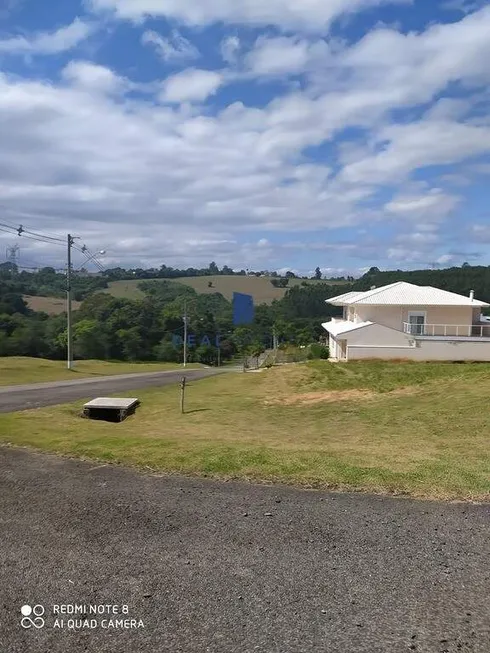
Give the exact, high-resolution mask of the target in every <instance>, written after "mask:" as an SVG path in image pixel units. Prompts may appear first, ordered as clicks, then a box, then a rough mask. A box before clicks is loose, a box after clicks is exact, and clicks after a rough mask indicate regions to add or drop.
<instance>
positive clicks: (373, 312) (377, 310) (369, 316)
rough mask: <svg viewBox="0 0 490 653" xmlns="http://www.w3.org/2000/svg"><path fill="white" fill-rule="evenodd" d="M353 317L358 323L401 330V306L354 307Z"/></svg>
mask: <svg viewBox="0 0 490 653" xmlns="http://www.w3.org/2000/svg"><path fill="white" fill-rule="evenodd" d="M353 308H354V310H355V317H356V318H357V320H358V321H359V322H376V324H382V325H383V326H386V327H389V328H391V329H397V330H398V331H401V330H402V329H403V307H402V306H355V307H353Z"/></svg>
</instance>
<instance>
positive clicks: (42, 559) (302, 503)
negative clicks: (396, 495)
mask: <svg viewBox="0 0 490 653" xmlns="http://www.w3.org/2000/svg"><path fill="white" fill-rule="evenodd" d="M0 505H1V510H0V522H1V523H0V528H1V537H0V560H1V566H0V596H1V599H0V651H1V652H2V653H27V652H28V653H41V652H42V653H67V652H68V651H69V652H70V653H115V652H117V653H120V652H121V653H133V652H134V653H142V652H143V653H145V652H150V651H151V652H155V653H157V652H158V653H167V652H168V653H181V652H182V653H203V652H211V653H235V652H236V653H249V652H250V653H252V652H257V651H259V652H261V653H292V652H294V653H310V652H312V651H314V652H318V653H325V652H328V653H361V652H362V653H406V652H408V651H416V652H418V653H443V652H449V653H458V652H461V651H463V652H468V651H471V652H472V653H488V652H489V651H490V616H489V613H490V544H489V543H490V506H488V505H486V506H476V505H465V504H442V503H432V502H416V501H412V500H405V499H393V498H383V497H373V496H366V495H348V494H329V493H324V492H314V491H311V492H310V491H298V490H294V489H290V488H284V487H265V486H253V485H247V484H238V483H231V482H230V483H217V482H212V481H208V480H206V479H203V480H197V479H183V478H179V477H157V476H145V475H140V474H138V473H136V472H134V471H132V470H128V469H125V468H122V467H111V466H97V465H94V464H93V463H87V462H80V461H72V460H68V459H62V458H57V457H55V456H48V455H44V454H37V453H30V452H28V451H25V450H15V449H9V448H5V447H0ZM24 604H30V605H31V606H32V605H34V604H39V605H42V606H44V609H45V614H44V617H43V618H44V620H45V625H44V627H43V628H40V629H37V628H35V627H31V628H29V629H23V628H22V627H21V625H20V620H21V618H22V616H21V613H20V608H21V606H22V605H24ZM67 604H68V605H85V606H90V605H104V604H106V605H107V604H109V605H118V606H122V605H127V606H128V611H129V614H128V616H127V618H128V619H131V618H132V619H134V620H135V622H134V623H135V624H137V625H140V624H139V620H141V621H142V623H143V624H144V625H143V626H140V627H139V628H138V627H133V628H128V629H122V628H115V627H114V628H110V627H108V626H109V623H110V622H109V621H105V626H106V627H103V625H102V622H103V620H104V619H108V617H107V614H104V615H100V614H97V615H95V621H96V625H95V626H94V627H93V628H85V627H81V628H80V627H77V623H76V622H75V624H72V625H74V627H75V628H74V629H72V630H70V629H69V628H68V619H71V618H73V615H69V614H62V612H61V613H60V614H59V615H58V617H57V618H58V619H63V620H64V623H63V627H61V623H60V622H58V626H60V627H58V628H55V627H54V625H55V618H56V615H55V614H53V610H54V609H56V608H53V606H63V605H67ZM65 609H67V610H69V609H70V608H65ZM84 609H85V611H86V614H87V620H88V621H87V622H86V623H89V625H93V622H92V623H91V621H90V620H92V619H94V615H93V614H92V615H91V614H90V612H89V610H90V608H89V607H85V608H84ZM99 609H100V608H99ZM37 610H38V611H40V609H39V608H38V609H37ZM60 610H61V611H62V610H63V607H61V608H60ZM104 610H105V608H104ZM31 618H34V615H32V616H31ZM114 618H121V615H117V616H116V617H113V619H114ZM76 620H77V621H78V626H81V625H83V623H84V621H83V618H82V615H81V614H80V613H79V614H78V615H76ZM26 623H27V625H30V622H26ZM38 623H39V622H38ZM113 625H114V621H113ZM126 625H128V626H131V623H130V622H128V623H127V624H126Z"/></svg>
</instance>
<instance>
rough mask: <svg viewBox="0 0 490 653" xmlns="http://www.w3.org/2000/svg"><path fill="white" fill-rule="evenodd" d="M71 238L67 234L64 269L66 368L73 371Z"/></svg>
mask: <svg viewBox="0 0 490 653" xmlns="http://www.w3.org/2000/svg"><path fill="white" fill-rule="evenodd" d="M73 242H74V240H73V238H72V236H71V235H70V234H68V265H67V268H66V301H67V309H66V315H67V321H68V324H67V329H66V334H67V368H68V369H69V370H71V369H73V334H72V323H71V248H72V245H73Z"/></svg>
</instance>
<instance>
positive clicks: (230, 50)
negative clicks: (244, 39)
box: [220, 36, 241, 65]
mask: <svg viewBox="0 0 490 653" xmlns="http://www.w3.org/2000/svg"><path fill="white" fill-rule="evenodd" d="M240 47H241V43H240V39H239V38H238V36H227V37H226V38H225V39H223V41H222V42H221V46H220V51H221V56H222V58H223V61H226V63H228V64H232V65H233V64H235V63H236V61H237V59H238V53H239V51H240Z"/></svg>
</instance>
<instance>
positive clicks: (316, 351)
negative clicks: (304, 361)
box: [308, 343, 329, 360]
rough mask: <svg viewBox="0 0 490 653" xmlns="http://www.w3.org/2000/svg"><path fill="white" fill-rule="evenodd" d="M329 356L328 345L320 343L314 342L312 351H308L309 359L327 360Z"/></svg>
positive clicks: (311, 347)
mask: <svg viewBox="0 0 490 653" xmlns="http://www.w3.org/2000/svg"><path fill="white" fill-rule="evenodd" d="M328 357H329V350H328V347H326V346H325V345H320V344H318V343H314V344H313V345H310V351H309V352H308V360H316V359H322V360H327V359H328Z"/></svg>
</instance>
